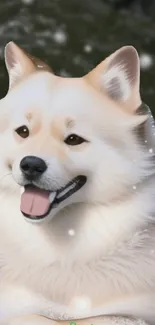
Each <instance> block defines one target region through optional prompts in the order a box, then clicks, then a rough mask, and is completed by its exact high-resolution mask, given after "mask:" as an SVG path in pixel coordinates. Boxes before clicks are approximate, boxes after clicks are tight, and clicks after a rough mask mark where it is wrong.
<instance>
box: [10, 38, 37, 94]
mask: <svg viewBox="0 0 155 325" xmlns="http://www.w3.org/2000/svg"><path fill="white" fill-rule="evenodd" d="M5 63H6V67H7V70H8V74H9V90H10V89H11V88H13V87H14V86H15V85H16V84H17V83H18V82H20V81H21V80H22V79H24V78H25V77H26V76H28V75H29V74H31V73H33V72H34V71H35V70H36V69H35V65H34V63H33V62H32V60H31V59H30V58H29V57H28V56H27V55H26V53H25V52H24V51H23V50H22V49H21V48H20V47H19V46H17V45H16V44H15V43H14V42H9V43H8V44H7V45H6V47H5Z"/></svg>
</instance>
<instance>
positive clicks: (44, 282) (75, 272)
mask: <svg viewBox="0 0 155 325" xmlns="http://www.w3.org/2000/svg"><path fill="white" fill-rule="evenodd" d="M57 83H58V80H57V78H56V77H54V76H53V75H50V74H49V73H37V74H34V75H32V76H30V77H29V78H28V79H27V80H26V81H25V82H23V83H21V84H19V85H18V86H17V87H16V88H15V89H13V90H12V91H11V92H10V93H8V95H7V97H6V98H4V99H3V100H2V101H1V103H0V106H1V110H0V114H1V117H2V118H3V115H4V112H5V114H6V115H8V127H7V128H6V130H5V131H4V132H3V133H1V135H0V157H1V158H0V211H1V212H0V213H1V214H0V324H2V325H5V324H6V325H10V324H11V325H14V324H15V325H17V324H18V323H17V322H16V323H14V322H13V318H12V317H13V316H17V317H20V316H22V315H24V314H27V315H28V314H36V315H42V316H45V317H48V318H49V319H51V321H49V324H54V322H53V321H52V320H54V319H55V320H66V322H65V324H68V323H69V321H67V319H72V318H73V319H75V320H76V318H84V317H93V316H105V315H115V316H117V315H122V316H126V315H129V316H131V317H132V316H135V317H138V318H143V320H146V321H150V322H152V321H153V320H154V318H155V311H154V307H153V299H154V295H155V274H154V268H155V258H154V253H153V252H154V249H155V226H154V223H153V212H154V209H155V206H154V205H155V203H154V202H155V201H154V186H153V181H148V182H146V184H145V182H144V179H145V178H146V177H148V176H150V175H151V174H153V170H152V163H151V159H150V158H151V153H149V151H148V150H144V149H143V148H142V147H141V146H140V144H139V143H138V141H137V140H136V136H135V135H134V134H133V132H132V131H131V128H132V123H133V121H134V118H133V117H132V116H127V114H125V113H123V112H122V111H120V110H119V109H118V107H117V104H116V103H114V102H113V101H111V100H110V99H109V98H108V97H106V96H105V97H102V96H101V95H100V94H97V92H96V91H94V90H93V89H92V88H91V87H89V86H88V85H87V84H86V83H85V82H84V81H82V80H81V79H74V80H70V79H68V80H65V81H64V80H63V81H61V82H60V83H59V84H58V85H57ZM31 109H32V110H33V109H34V110H36V111H37V117H39V118H40V119H41V128H40V129H39V131H38V133H37V135H34V136H30V138H28V139H25V140H23V141H22V142H21V143H20V142H19V141H17V139H16V137H15V135H14V128H16V127H17V124H18V123H19V126H20V125H22V124H23V123H25V112H27V111H29V110H31ZM117 109H118V110H117ZM66 117H67V118H68V117H69V118H71V119H73V120H74V123H73V125H72V126H71V129H69V128H67V127H64V128H63V129H62V132H63V137H64V138H65V137H66V136H67V135H68V134H70V133H78V134H79V135H81V136H83V137H84V138H86V139H87V140H88V141H89V143H88V144H86V145H85V147H82V146H81V149H79V150H74V149H72V148H70V147H67V145H66V144H65V143H63V141H62V143H61V141H60V140H56V139H55V138H54V137H52V136H51V134H50V128H51V123H52V122H53V121H54V120H55V119H58V120H60V121H61V119H64V118H66ZM26 123H27V125H28V126H29V127H30V130H31V127H32V126H31V124H30V122H29V121H28V120H26ZM116 144H118V145H116ZM59 148H61V149H63V152H64V158H61V157H60V156H59V155H58V154H57V152H58V151H59ZM29 154H33V155H38V156H39V157H42V158H44V159H45V160H46V162H47V164H48V169H47V171H46V173H45V175H44V176H42V178H41V179H40V181H38V182H37V183H36V184H37V185H40V186H41V185H42V186H44V187H45V188H51V187H52V188H51V189H52V190H56V189H58V188H60V187H61V186H64V185H65V184H66V183H67V182H68V181H69V180H70V179H72V178H73V177H75V176H76V175H79V174H81V173H83V174H85V175H86V176H87V177H88V181H87V183H86V185H85V186H84V187H83V188H82V189H81V190H80V191H79V192H77V193H76V194H74V195H73V196H72V197H70V198H69V199H68V200H66V201H65V202H64V203H62V204H60V205H59V206H58V208H56V209H55V210H54V209H53V211H52V212H51V214H50V215H49V217H48V218H47V219H46V222H45V223H39V224H31V223H28V222H26V221H25V219H24V218H23V216H22V214H21V213H20V195H21V194H20V185H21V186H22V185H24V179H23V176H22V174H21V172H20V170H19V162H20V160H21V158H23V157H24V156H26V155H29ZM8 160H9V161H11V162H12V171H11V170H10V169H9V168H8V164H7V162H8ZM143 182H144V184H143ZM73 203H74V204H73ZM73 233H74V236H73ZM71 234H72V235H71ZM9 317H11V318H10V319H12V321H11V322H10V321H9V320H8V321H7V318H9ZM23 317H24V316H23ZM36 317H37V316H36ZM38 317H39V316H38ZM32 319H33V317H32ZM38 321H39V320H38ZM46 321H47V320H46V319H45V322H44V321H43V323H42V322H41V324H46ZM96 321H97V320H96ZM83 322H84V321H82V324H83ZM92 322H93V324H95V325H96V324H111V325H113V324H114V323H115V322H113V319H111V320H110V321H109V320H107V323H106V318H102V320H101V318H98V321H97V323H95V320H93V319H91V323H92ZM47 323H48V321H47ZM24 324H25V325H26V324H30V323H27V322H26V321H25V322H24V318H23V320H21V322H20V325H24ZM33 324H35V320H34V323H33ZM37 324H39V322H38V323H37ZM84 324H88V321H87V320H86V321H85V322H84ZM120 324H124V321H121V319H120V323H119V325H120ZM137 324H138V323H137Z"/></svg>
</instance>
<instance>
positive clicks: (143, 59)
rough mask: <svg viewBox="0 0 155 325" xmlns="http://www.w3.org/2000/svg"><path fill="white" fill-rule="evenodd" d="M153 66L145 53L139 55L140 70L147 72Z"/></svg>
mask: <svg viewBox="0 0 155 325" xmlns="http://www.w3.org/2000/svg"><path fill="white" fill-rule="evenodd" d="M152 65H153V58H152V56H151V55H149V54H147V53H143V54H141V55H140V66H141V69H142V70H148V69H149V68H151V66H152Z"/></svg>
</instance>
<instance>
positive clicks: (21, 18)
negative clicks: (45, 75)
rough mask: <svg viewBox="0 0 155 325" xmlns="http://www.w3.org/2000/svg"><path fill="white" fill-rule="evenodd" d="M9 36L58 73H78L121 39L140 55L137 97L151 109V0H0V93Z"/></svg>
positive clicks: (154, 72) (154, 28)
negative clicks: (141, 97) (139, 95)
mask: <svg viewBox="0 0 155 325" xmlns="http://www.w3.org/2000/svg"><path fill="white" fill-rule="evenodd" d="M10 40H13V41H15V42H17V44H19V45H20V46H21V47H23V48H24V49H26V50H27V51H29V52H30V53H31V54H32V55H35V56H37V57H39V58H41V59H43V60H44V61H45V62H47V63H48V64H49V65H51V67H52V68H53V70H54V71H55V72H56V73H57V74H59V75H63V76H74V77H76V76H82V75H83V74H85V73H87V72H88V71H89V70H90V69H91V68H92V67H93V66H95V65H96V64H97V63H99V62H100V61H102V60H103V59H104V58H105V57H106V56H107V55H109V54H110V53H112V52H113V51H115V50H116V49H118V48H119V47H121V46H123V45H134V46H135V47H136V48H137V50H138V52H139V55H140V57H141V91H142V96H143V100H144V101H145V102H146V103H147V104H148V105H150V107H151V109H152V111H153V112H154V113H155V0H20V1H19V0H3V1H2V0H0V85H1V86H0V97H3V96H4V95H5V94H6V91H7V87H8V76H7V73H6V69H5V65H4V46H5V44H6V43H7V42H8V41H10Z"/></svg>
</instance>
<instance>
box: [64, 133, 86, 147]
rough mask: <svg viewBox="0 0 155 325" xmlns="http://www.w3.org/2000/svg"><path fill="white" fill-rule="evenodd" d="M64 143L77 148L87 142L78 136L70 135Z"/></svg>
mask: <svg viewBox="0 0 155 325" xmlns="http://www.w3.org/2000/svg"><path fill="white" fill-rule="evenodd" d="M64 142H65V143H66V144H68V145H69V146H77V145H78V144H81V143H83V142H86V140H85V139H83V138H82V137H80V136H78V135H76V134H70V135H69V136H68V137H67V138H66V139H65V141H64Z"/></svg>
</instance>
